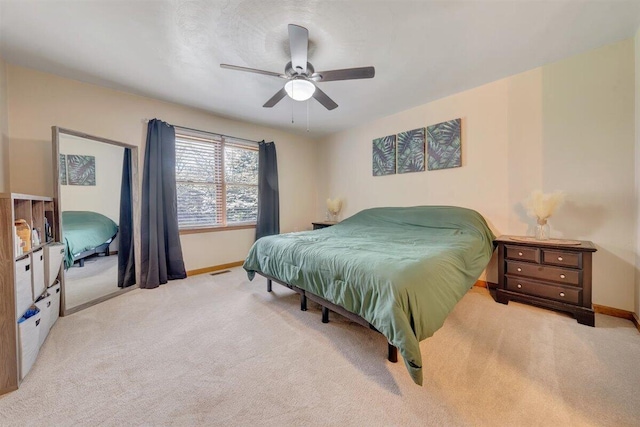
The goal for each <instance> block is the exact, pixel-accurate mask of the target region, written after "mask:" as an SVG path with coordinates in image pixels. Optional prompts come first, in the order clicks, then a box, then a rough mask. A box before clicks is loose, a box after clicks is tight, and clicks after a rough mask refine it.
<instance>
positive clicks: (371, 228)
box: [244, 206, 495, 385]
mask: <svg viewBox="0 0 640 427" xmlns="http://www.w3.org/2000/svg"><path fill="white" fill-rule="evenodd" d="M494 238H495V236H494V235H493V233H492V232H491V230H490V229H489V227H488V226H487V224H486V222H485V220H484V218H483V217H482V216H481V215H480V214H479V213H478V212H476V211H473V210H470V209H465V208H460V207H451V206H415V207H407V208H373V209H367V210H364V211H361V212H359V213H357V214H356V215H354V216H352V217H350V218H348V219H346V220H344V221H342V222H340V223H338V224H336V225H334V226H332V227H328V228H324V229H321V230H316V231H304V232H297V233H288V234H281V235H275V236H267V237H263V238H261V239H259V240H258V241H256V242H255V243H254V245H253V246H252V248H251V249H250V251H249V254H248V256H247V259H246V260H245V262H244V269H245V270H246V271H247V274H248V276H249V279H251V280H252V279H253V278H254V276H255V274H256V273H257V274H260V275H262V276H265V277H267V279H268V287H270V285H271V280H275V281H276V282H278V283H281V284H284V285H286V286H289V287H290V288H291V289H294V290H296V291H297V292H298V293H300V294H301V296H302V299H301V301H302V302H301V305H302V307H301V308H303V309H305V308H306V307H305V305H306V301H305V298H306V297H307V296H308V297H309V298H310V299H312V300H315V301H317V302H319V303H320V304H321V305H323V321H325V320H327V319H326V318H325V317H326V315H328V311H327V309H336V311H338V312H341V311H342V312H345V314H347V315H348V317H350V318H352V320H356V321H357V320H358V319H361V320H363V322H359V323H363V324H365V325H367V324H368V325H369V326H370V327H371V328H372V329H375V330H377V331H378V332H380V333H381V334H382V335H384V336H385V337H386V339H387V340H388V342H389V345H390V348H391V346H393V347H395V348H397V349H398V351H399V352H400V354H401V355H402V357H403V358H404V362H405V366H406V367H407V370H408V371H409V374H410V375H411V377H412V379H413V380H414V381H415V382H416V383H417V384H420V385H421V384H422V366H423V364H422V356H421V354H420V347H419V342H420V341H422V340H424V339H426V338H428V337H430V336H432V335H433V334H434V333H435V332H436V331H437V330H438V329H439V328H440V327H441V326H442V325H443V324H444V321H445V319H446V317H447V315H448V314H449V313H450V312H451V310H452V309H453V307H454V306H455V305H456V303H457V302H458V301H459V300H460V299H461V298H462V297H463V296H464V295H465V293H466V292H467V291H468V290H469V289H470V288H471V286H473V284H474V283H475V282H476V280H477V279H478V277H479V276H480V274H481V273H482V271H483V270H484V268H485V267H486V265H487V263H488V262H489V259H490V258H491V255H492V253H493V249H494V247H493V239H494ZM323 301H324V303H323ZM390 356H391V354H390Z"/></svg>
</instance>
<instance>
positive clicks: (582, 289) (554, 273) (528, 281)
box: [495, 236, 596, 326]
mask: <svg viewBox="0 0 640 427" xmlns="http://www.w3.org/2000/svg"><path fill="white" fill-rule="evenodd" d="M514 238H517V237H516V236H514ZM495 243H496V244H497V245H498V288H497V290H496V300H497V301H498V302H499V303H502V304H508V303H509V301H510V300H513V301H519V302H525V303H529V304H533V305H537V306H540V307H546V308H551V309H554V310H560V311H564V312H567V313H571V314H573V316H574V317H575V318H576V320H577V321H578V323H581V324H583V325H589V326H594V324H595V317H594V313H593V307H592V306H591V267H592V254H593V253H594V252H595V251H596V247H595V246H594V244H593V243H591V242H589V241H580V244H579V245H578V244H575V245H559V244H553V243H548V244H547V243H542V242H540V241H534V242H523V241H517V240H513V239H512V238H510V237H509V236H500V237H499V238H497V239H496V240H495Z"/></svg>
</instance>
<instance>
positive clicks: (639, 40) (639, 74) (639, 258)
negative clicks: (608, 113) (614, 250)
mask: <svg viewBox="0 0 640 427" xmlns="http://www.w3.org/2000/svg"><path fill="white" fill-rule="evenodd" d="M634 42H635V43H634V45H635V66H636V76H635V77H636V79H635V83H636V88H635V89H636V90H635V96H636V103H635V107H636V108H635V119H636V156H635V161H636V198H635V200H636V221H637V227H636V233H635V234H636V280H635V293H636V295H635V296H636V298H635V314H636V317H637V318H638V319H640V28H638V31H637V32H636V37H635V40H634Z"/></svg>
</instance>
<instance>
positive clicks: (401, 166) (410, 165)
mask: <svg viewBox="0 0 640 427" xmlns="http://www.w3.org/2000/svg"><path fill="white" fill-rule="evenodd" d="M422 171H424V128H420V129H414V130H410V131H407V132H400V133H399V134H398V173H407V172H422Z"/></svg>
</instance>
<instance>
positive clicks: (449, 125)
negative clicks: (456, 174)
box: [427, 119, 462, 170]
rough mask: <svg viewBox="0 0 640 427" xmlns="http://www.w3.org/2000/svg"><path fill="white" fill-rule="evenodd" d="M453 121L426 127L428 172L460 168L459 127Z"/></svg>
mask: <svg viewBox="0 0 640 427" xmlns="http://www.w3.org/2000/svg"><path fill="white" fill-rule="evenodd" d="M461 122H462V120H461V119H455V120H449V121H448V122H442V123H438V124H437V125H432V126H428V127H427V153H428V155H429V156H428V160H427V164H428V168H429V170H438V169H449V168H458V167H460V166H462V160H461V158H462V156H461V145H462V141H461V139H460V135H461V133H460V125H461Z"/></svg>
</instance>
